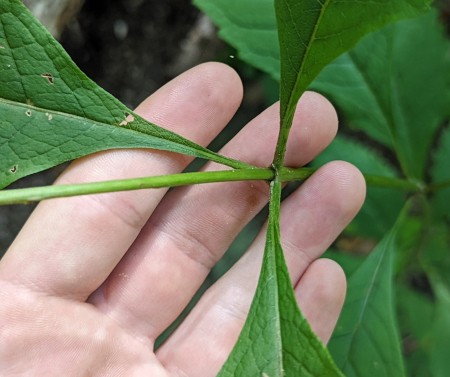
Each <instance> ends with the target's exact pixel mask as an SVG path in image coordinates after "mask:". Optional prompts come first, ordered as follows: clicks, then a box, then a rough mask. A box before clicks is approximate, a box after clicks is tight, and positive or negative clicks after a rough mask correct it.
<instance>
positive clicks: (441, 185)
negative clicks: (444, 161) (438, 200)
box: [426, 181, 450, 193]
mask: <svg viewBox="0 0 450 377" xmlns="http://www.w3.org/2000/svg"><path fill="white" fill-rule="evenodd" d="M449 187H450V181H445V182H439V183H434V184H432V185H429V186H428V187H427V189H426V192H427V193H433V192H436V191H439V190H444V189H446V188H449Z"/></svg>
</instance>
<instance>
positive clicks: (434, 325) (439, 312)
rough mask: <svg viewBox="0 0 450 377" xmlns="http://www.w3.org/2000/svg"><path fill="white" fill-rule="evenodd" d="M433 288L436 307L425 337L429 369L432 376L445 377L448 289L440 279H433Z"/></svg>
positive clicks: (448, 341) (449, 367) (449, 307)
mask: <svg viewBox="0 0 450 377" xmlns="http://www.w3.org/2000/svg"><path fill="white" fill-rule="evenodd" d="M447 273H448V270H447ZM433 289H434V294H435V295H436V309H435V316H434V318H433V321H432V322H431V334H430V337H429V338H428V339H427V341H428V343H429V345H430V349H429V357H430V370H431V375H432V376H433V377H447V376H448V372H449V370H450V359H449V357H448V350H449V349H450V336H449V334H450V289H449V286H448V285H446V284H445V283H444V282H443V281H442V280H437V279H434V281H433Z"/></svg>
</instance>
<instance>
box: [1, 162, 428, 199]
mask: <svg viewBox="0 0 450 377" xmlns="http://www.w3.org/2000/svg"><path fill="white" fill-rule="evenodd" d="M315 171H316V169H311V168H300V169H291V168H287V167H282V168H281V169H279V170H278V179H279V180H280V181H281V182H289V181H303V180H306V179H307V178H309V177H310V176H311V175H312V174H313V173H314V172H315ZM274 177H275V174H274V170H273V169H271V168H255V169H237V170H222V171H210V172H196V173H181V174H171V175H162V176H155V177H143V178H132V179H123V180H113V181H103V182H93V183H81V184H75V185H53V186H42V187H32V188H25V189H11V190H1V191H0V205H7V204H26V203H30V202H37V201H41V200H45V199H52V198H63V197H70V196H77V195H87V194H100V193H106V192H116V191H129V190H141V189H150V188H162V187H178V186H186V185H193V184H201V183H213V182H227V181H259V180H265V181H271V180H273V179H274ZM365 178H366V181H367V184H368V185H370V186H377V187H386V188H393V189H398V190H402V191H405V192H413V193H415V192H420V191H423V188H422V187H421V185H420V184H418V183H415V182H411V181H407V180H403V179H398V178H388V177H379V176H372V175H365Z"/></svg>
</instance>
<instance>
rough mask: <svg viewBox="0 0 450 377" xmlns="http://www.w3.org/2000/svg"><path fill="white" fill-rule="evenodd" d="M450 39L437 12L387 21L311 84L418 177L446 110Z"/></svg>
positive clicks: (421, 175)
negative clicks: (394, 22)
mask: <svg viewBox="0 0 450 377" xmlns="http://www.w3.org/2000/svg"><path fill="white" fill-rule="evenodd" d="M448 49H449V43H448V41H447V40H446V39H445V37H444V35H443V32H442V27H441V25H440V24H439V23H438V22H437V20H436V12H429V13H428V14H427V15H425V16H423V17H420V18H417V19H414V20H408V21H402V22H399V23H396V24H394V25H391V26H388V27H386V28H384V29H383V30H381V31H379V32H377V33H374V34H373V35H370V36H369V37H367V38H366V39H364V40H363V41H362V42H361V43H360V44H358V46H356V48H355V49H353V50H352V51H350V52H349V53H347V54H345V55H343V56H341V57H340V58H338V59H337V60H336V61H335V62H333V64H331V65H329V66H328V67H326V68H325V69H324V70H323V72H322V73H321V74H320V75H319V77H318V78H317V79H316V81H315V82H314V83H313V84H312V89H314V90H317V91H319V92H321V93H323V94H325V95H326V96H327V97H329V98H330V99H331V100H332V102H334V103H335V104H336V105H337V107H338V108H339V109H340V110H341V111H342V112H343V114H344V118H345V121H346V123H347V124H349V125H350V126H351V127H352V128H355V129H358V130H363V131H365V132H367V133H368V134H369V135H370V136H372V137H373V138H375V139H376V140H378V141H380V142H381V143H383V144H385V145H387V146H390V147H392V148H393V149H394V150H395V152H396V154H397V157H398V160H399V162H400V165H401V167H402V170H403V172H404V174H405V175H406V176H408V177H412V178H416V179H423V178H424V174H425V167H426V163H427V159H428V153H429V148H430V146H431V144H432V140H433V137H434V136H435V134H436V130H437V128H438V127H439V126H440V125H441V124H442V122H443V120H444V119H445V118H446V117H448V116H449V114H450V106H449V103H450V90H449V88H450V80H449V78H450V75H449V72H450V55H449V54H448Z"/></svg>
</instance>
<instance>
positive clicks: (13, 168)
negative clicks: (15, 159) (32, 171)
mask: <svg viewBox="0 0 450 377" xmlns="http://www.w3.org/2000/svg"><path fill="white" fill-rule="evenodd" d="M9 171H10V172H11V173H13V174H15V173H16V172H17V165H14V166H13V167H12V168H11V169H9Z"/></svg>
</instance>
